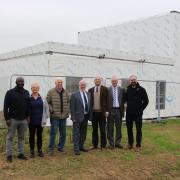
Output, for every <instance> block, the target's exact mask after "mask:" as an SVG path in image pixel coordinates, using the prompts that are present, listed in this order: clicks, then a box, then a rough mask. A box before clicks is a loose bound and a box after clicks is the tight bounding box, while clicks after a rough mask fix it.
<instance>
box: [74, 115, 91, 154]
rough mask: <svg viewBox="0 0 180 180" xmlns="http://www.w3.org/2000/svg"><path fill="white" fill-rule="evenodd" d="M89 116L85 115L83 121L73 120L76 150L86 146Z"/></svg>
mask: <svg viewBox="0 0 180 180" xmlns="http://www.w3.org/2000/svg"><path fill="white" fill-rule="evenodd" d="M87 123H88V116H87V115H85V116H84V119H83V121H82V122H73V143H74V151H75V152H77V151H79V150H80V149H83V148H84V142H85V141H86V135H87Z"/></svg>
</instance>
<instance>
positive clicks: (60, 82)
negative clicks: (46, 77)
mask: <svg viewBox="0 0 180 180" xmlns="http://www.w3.org/2000/svg"><path fill="white" fill-rule="evenodd" d="M55 85H56V88H57V89H62V87H63V81H62V80H61V79H57V80H56V82H55Z"/></svg>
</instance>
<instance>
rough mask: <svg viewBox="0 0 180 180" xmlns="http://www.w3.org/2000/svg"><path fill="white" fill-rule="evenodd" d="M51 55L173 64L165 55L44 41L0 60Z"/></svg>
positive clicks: (11, 53) (8, 54) (0, 55)
mask: <svg viewBox="0 0 180 180" xmlns="http://www.w3.org/2000/svg"><path fill="white" fill-rule="evenodd" d="M43 54H47V55H49V54H50V55H52V54H64V55H72V56H73V55H74V56H82V57H83V56H84V57H95V58H99V59H103V58H106V59H114V60H122V61H132V62H146V63H155V64H166V65H173V60H172V59H171V58H166V57H156V56H150V55H147V54H137V53H135V52H134V53H133V52H125V51H114V50H109V49H101V48H93V47H87V46H82V45H72V44H64V43H56V42H45V43H41V44H38V45H34V46H31V47H26V48H23V49H20V50H16V51H12V52H9V53H3V54H0V61H10V60H13V59H17V58H22V57H25V56H34V55H43Z"/></svg>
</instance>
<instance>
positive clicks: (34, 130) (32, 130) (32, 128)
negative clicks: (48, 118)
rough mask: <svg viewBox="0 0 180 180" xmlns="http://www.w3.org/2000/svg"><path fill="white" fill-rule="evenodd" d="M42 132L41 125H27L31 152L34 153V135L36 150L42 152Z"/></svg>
mask: <svg viewBox="0 0 180 180" xmlns="http://www.w3.org/2000/svg"><path fill="white" fill-rule="evenodd" d="M42 132H43V128H42V126H41V125H29V144H30V150H31V151H34V146H35V134H36V135H37V149H38V151H41V150H42Z"/></svg>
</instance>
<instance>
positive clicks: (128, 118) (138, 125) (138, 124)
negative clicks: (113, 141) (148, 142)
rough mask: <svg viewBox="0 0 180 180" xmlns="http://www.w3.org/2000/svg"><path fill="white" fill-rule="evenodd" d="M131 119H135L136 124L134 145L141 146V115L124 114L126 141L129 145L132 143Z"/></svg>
mask: <svg viewBox="0 0 180 180" xmlns="http://www.w3.org/2000/svg"><path fill="white" fill-rule="evenodd" d="M133 121H135V125H136V147H141V141H142V115H136V114H126V126H127V133H128V143H129V145H131V146H132V145H133V143H134V137H133Z"/></svg>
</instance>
